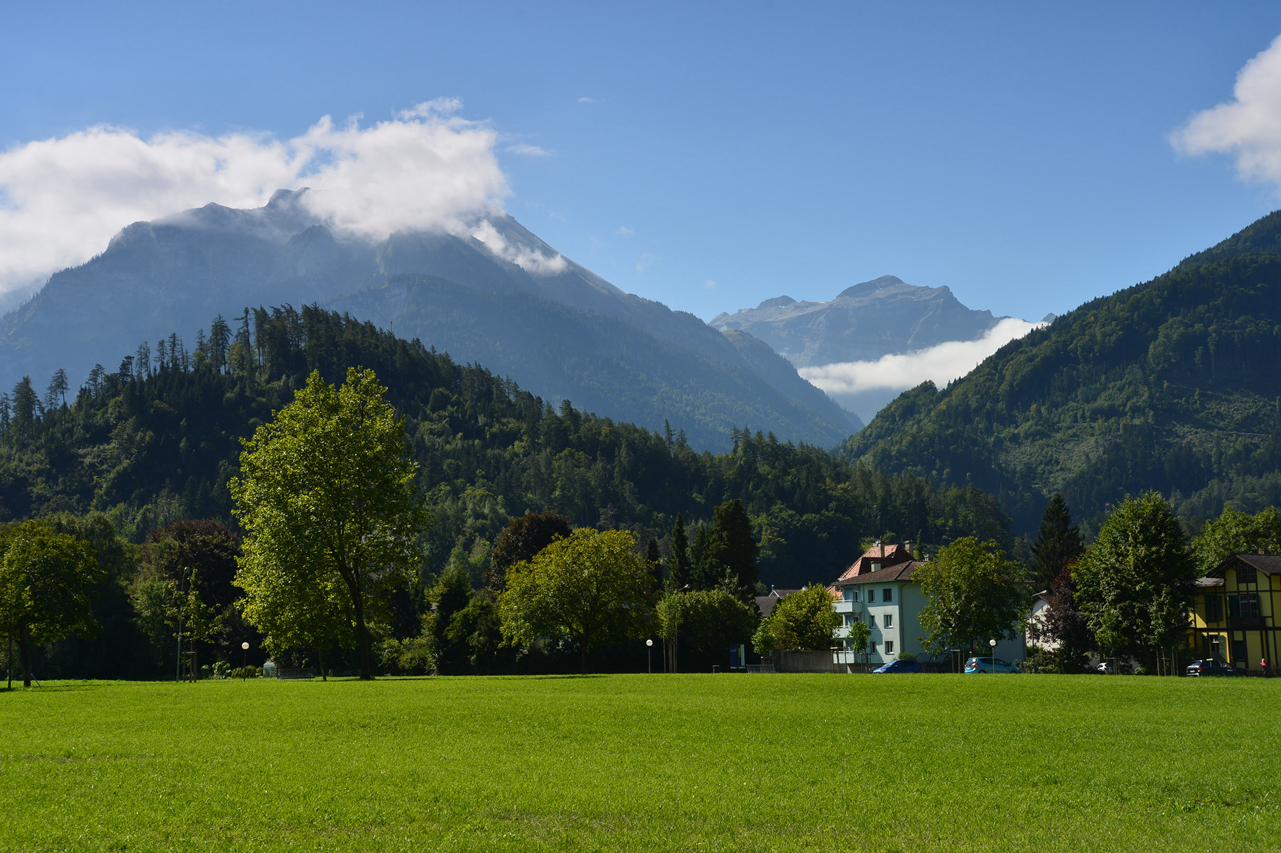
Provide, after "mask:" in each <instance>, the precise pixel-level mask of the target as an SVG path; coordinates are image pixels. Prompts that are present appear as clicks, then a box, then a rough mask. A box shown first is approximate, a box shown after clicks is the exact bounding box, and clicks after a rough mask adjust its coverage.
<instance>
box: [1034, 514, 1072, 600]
mask: <svg viewBox="0 0 1281 853" xmlns="http://www.w3.org/2000/svg"><path fill="white" fill-rule="evenodd" d="M1082 549H1083V546H1082V544H1081V532H1080V531H1079V530H1078V529H1077V527H1076V525H1075V524H1073V523H1072V513H1071V512H1070V511H1069V510H1068V505H1067V501H1065V500H1063V495H1062V494H1060V493H1058V492H1055V493H1054V497H1053V498H1051V499H1050V504H1049V506H1047V507H1046V508H1045V514H1044V515H1042V516H1041V529H1040V531H1039V532H1038V533H1037V535H1036V542H1035V543H1033V545H1032V554H1033V556H1034V557H1035V562H1034V563H1033V571H1034V573H1035V582H1036V589H1037V591H1040V590H1048V589H1049V588H1050V587H1051V586H1052V585H1053V583H1054V580H1055V578H1057V577H1058V576H1059V573H1060V572H1062V571H1063V567H1064V566H1066V565H1067V564H1068V563H1069V562H1070V561H1071V560H1074V559H1076V558H1077V557H1079V556H1080V555H1081V551H1082Z"/></svg>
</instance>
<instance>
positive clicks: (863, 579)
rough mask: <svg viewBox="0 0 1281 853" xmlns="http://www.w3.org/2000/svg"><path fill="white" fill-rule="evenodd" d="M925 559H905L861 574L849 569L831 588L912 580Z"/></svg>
mask: <svg viewBox="0 0 1281 853" xmlns="http://www.w3.org/2000/svg"><path fill="white" fill-rule="evenodd" d="M924 565H925V561H924V560H910V559H909V560H904V561H903V562H901V563H895V564H894V565H892V566H886V567H885V568H883V569H881V570H880V571H877V572H873V571H867V572H863V573H861V574H858V573H853V574H852V573H851V572H849V571H847V572H845V574H843V575H841V576H840V577H839V578H838V579H837V580H836V582H835V583H833V584H832V585H831V586H830V587H828V588H829V589H832V590H835V589H838V588H840V587H845V586H855V585H856V584H863V583H894V582H895V581H910V580H911V579H912V575H913V574H914V573H915V572H916V569H917V567H918V566H924Z"/></svg>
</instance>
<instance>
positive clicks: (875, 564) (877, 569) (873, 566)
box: [872, 560, 881, 572]
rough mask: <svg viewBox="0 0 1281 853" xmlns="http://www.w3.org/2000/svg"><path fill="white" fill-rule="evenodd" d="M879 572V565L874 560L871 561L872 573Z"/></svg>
mask: <svg viewBox="0 0 1281 853" xmlns="http://www.w3.org/2000/svg"><path fill="white" fill-rule="evenodd" d="M880 570H881V564H880V563H878V562H876V561H875V560H873V561H872V571H874V572H879V571H880Z"/></svg>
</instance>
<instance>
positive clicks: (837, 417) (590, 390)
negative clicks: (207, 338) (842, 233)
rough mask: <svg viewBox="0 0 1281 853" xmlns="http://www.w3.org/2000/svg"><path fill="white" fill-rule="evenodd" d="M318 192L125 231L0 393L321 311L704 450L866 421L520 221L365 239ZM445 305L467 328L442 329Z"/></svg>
mask: <svg viewBox="0 0 1281 853" xmlns="http://www.w3.org/2000/svg"><path fill="white" fill-rule="evenodd" d="M304 192H305V191H304V190H300V191H287V190H281V191H278V192H277V193H275V195H273V196H272V198H271V200H270V201H269V202H268V203H267V204H266V205H265V206H264V207H262V208H257V209H253V210H237V209H232V208H227V207H223V206H221V205H216V204H210V205H206V206H205V207H202V208H197V209H194V210H188V211H183V212H181V213H178V214H175V215H172V216H167V217H164V218H162V219H158V220H155V221H153V222H138V223H134V224H132V225H130V226H128V227H126V228H125V229H123V230H122V231H121V232H120V233H119V234H117V235H116V237H114V238H113V239H112V240H111V243H110V244H109V246H108V247H107V249H106V250H105V251H104V252H103V253H102V254H101V255H99V256H98V257H96V258H94V259H93V260H91V261H89V262H88V263H86V264H83V265H81V266H79V267H75V268H71V269H67V270H63V271H61V272H59V273H56V274H55V275H53V276H52V277H51V278H50V280H49V282H48V284H46V286H45V287H44V288H43V289H41V291H40V292H39V293H38V294H37V295H36V296H35V297H34V298H32V299H31V300H29V301H27V302H26V303H24V304H23V305H22V306H21V307H20V308H19V309H18V310H15V311H13V312H10V313H9V314H7V315H5V316H4V317H3V318H0V388H8V387H12V385H13V384H14V383H15V382H16V381H17V380H18V379H19V378H20V377H21V376H23V375H30V376H31V377H32V379H33V381H34V382H35V384H36V386H37V387H38V388H42V387H43V385H44V383H45V382H47V381H48V377H49V376H51V375H52V374H53V372H54V371H55V370H57V369H58V368H65V369H66V370H67V371H68V373H69V374H70V376H71V380H72V383H73V386H74V385H76V384H79V382H80V381H82V380H83V379H84V377H85V376H86V375H87V374H88V373H89V371H90V368H92V366H93V365H94V364H95V363H101V364H103V365H104V366H105V367H106V368H107V369H108V370H109V371H111V370H115V366H116V364H118V363H119V360H120V359H121V358H122V357H123V356H125V355H127V354H130V353H132V352H133V350H134V348H136V347H137V346H138V345H139V344H140V343H142V342H143V341H152V342H154V341H156V340H157V339H159V338H161V337H164V336H168V335H169V334H170V333H171V332H178V333H179V334H181V335H182V336H183V337H184V338H186V342H187V345H188V348H191V346H192V345H193V344H194V338H195V333H196V330H197V329H201V328H207V327H208V325H209V323H210V321H211V320H212V319H213V317H214V316H215V315H217V314H222V315H224V317H225V318H226V319H227V320H228V321H232V320H233V318H234V317H235V316H237V315H239V314H240V312H241V311H242V310H243V309H244V308H245V307H246V306H251V307H256V306H260V305H265V306H272V305H284V304H292V305H304V304H311V303H318V304H322V305H331V306H334V307H338V308H341V310H347V311H350V312H352V313H353V315H354V316H357V317H359V318H360V319H370V320H373V321H375V322H378V323H386V324H388V325H394V326H395V327H396V331H397V333H398V334H410V335H418V336H419V337H421V339H422V340H423V341H424V343H426V344H428V345H435V346H437V348H438V349H441V350H447V351H448V352H450V354H451V355H452V356H453V357H454V358H455V359H457V360H459V361H461V362H478V363H481V364H484V365H485V366H486V367H488V368H490V369H491V370H494V371H496V372H498V373H500V374H507V375H510V376H512V377H513V378H515V379H516V380H517V381H519V382H520V383H521V385H522V387H525V388H527V389H529V390H530V391H532V392H533V393H536V394H539V395H542V396H544V397H545V398H548V399H553V400H562V399H570V400H573V401H574V403H575V404H576V405H580V406H587V407H589V408H592V409H594V410H596V411H598V412H599V413H600V414H602V415H604V416H608V417H613V418H618V419H622V420H629V421H634V422H636V423H638V424H640V425H643V426H646V427H649V428H653V429H661V428H662V427H663V425H664V421H667V422H670V424H671V425H672V427H673V429H684V430H685V431H686V432H687V437H688V439H689V441H690V442H691V444H693V445H694V446H696V447H699V448H709V449H710V448H718V449H719V448H725V447H728V446H729V443H730V438H729V430H730V428H731V427H734V426H738V427H743V426H747V427H750V428H752V429H760V430H765V431H772V432H774V433H775V434H776V435H777V436H778V437H779V438H781V439H784V440H793V441H806V442H809V443H814V444H820V445H822V446H831V445H832V444H835V443H836V442H838V441H840V440H841V439H842V438H844V437H846V436H848V435H849V434H850V433H851V432H853V431H855V430H857V429H859V428H860V427H861V426H862V423H861V421H859V420H858V419H857V417H855V416H852V415H850V414H849V413H847V412H845V411H844V410H842V409H841V408H840V407H839V406H837V404H836V403H834V402H833V401H832V400H831V399H830V398H828V397H827V396H826V395H825V394H823V392H821V391H819V390H818V389H817V388H815V387H814V386H813V385H810V384H809V383H808V382H806V381H805V380H803V379H802V378H801V377H800V376H799V375H797V374H796V371H795V370H794V369H793V368H792V367H791V366H790V365H788V364H787V363H786V362H783V361H782V360H781V359H779V360H774V359H772V358H771V357H767V354H766V353H764V352H762V351H763V350H765V347H764V346H763V345H759V344H758V345H757V346H755V347H754V346H752V345H751V344H750V343H748V342H745V341H743V340H740V339H730V338H728V337H726V336H725V335H722V334H721V333H720V332H719V331H717V330H715V329H713V328H711V327H709V326H708V325H707V324H705V323H703V322H702V321H701V320H699V319H698V318H697V317H694V316H693V315H692V314H688V313H685V312H679V311H672V310H671V309H669V308H667V307H666V306H664V305H662V304H661V303H658V302H654V301H651V300H647V299H643V298H641V297H639V296H635V295H632V294H627V293H625V292H623V291H622V290H620V289H619V288H617V287H615V286H614V285H612V284H610V283H609V282H607V281H605V280H604V279H602V278H601V277H599V276H597V275H596V274H594V273H592V272H591V271H589V270H587V269H585V268H583V267H581V266H579V265H578V264H576V263H574V262H573V261H571V260H569V259H568V258H565V257H564V256H562V255H561V254H560V253H558V252H556V250H554V249H553V248H551V247H550V246H548V245H547V244H546V243H544V242H543V241H542V240H540V239H539V238H538V237H536V236H535V235H533V234H532V233H531V232H529V231H528V230H527V229H525V228H524V227H523V226H521V225H520V224H519V223H518V222H516V220H514V219H512V218H511V217H510V216H507V215H505V214H493V215H491V216H489V217H487V218H486V219H484V220H482V221H479V222H478V223H477V224H476V226H475V229H474V230H473V231H472V233H471V235H467V234H463V235H459V234H451V233H445V232H398V233H396V234H393V235H391V237H389V238H388V239H386V240H384V241H381V242H366V241H359V240H352V239H346V238H344V237H342V236H340V235H337V234H335V233H334V232H332V231H331V230H330V229H329V228H328V227H326V226H325V224H324V223H322V222H320V221H318V220H317V219H316V218H315V217H314V216H312V215H311V214H310V212H309V211H308V209H307V208H306V206H305V205H304V204H303V203H302V198H303V193H304ZM432 298H439V299H441V300H444V301H443V303H442V307H446V308H447V309H448V311H450V312H452V315H451V316H453V317H454V318H455V320H456V322H452V323H449V324H444V323H442V322H439V321H438V320H437V318H435V317H434V316H433V314H434V313H437V309H436V308H435V307H433V305H432V304H431V302H430V299H432ZM396 299H400V300H401V301H400V302H399V303H397V304H393V303H395V300H396ZM469 311H471V312H476V313H474V314H471V315H468V314H467V312H469ZM610 330H612V331H610ZM517 334H519V335H522V336H524V337H523V338H522V339H521V340H517V339H516V338H514V337H513V336H514V335H517ZM563 335H571V336H573V337H569V338H563V339H557V336H563ZM538 353H542V355H538ZM553 353H558V355H553ZM770 355H772V354H770ZM535 356H537V357H535ZM660 366H663V367H662V368H661V369H660ZM663 370H667V371H668V374H670V375H666V374H664V373H663ZM646 395H648V397H649V398H651V399H641V398H642V397H644V396H646Z"/></svg>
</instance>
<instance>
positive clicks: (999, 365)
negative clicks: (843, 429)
mask: <svg viewBox="0 0 1281 853" xmlns="http://www.w3.org/2000/svg"><path fill="white" fill-rule="evenodd" d="M839 452H840V453H841V454H842V455H843V456H844V458H846V459H847V460H848V461H851V462H854V461H858V462H861V463H862V464H865V465H870V466H876V467H881V468H884V469H886V470H889V471H894V472H899V473H904V472H913V473H916V474H918V475H919V476H928V477H930V478H932V479H935V480H936V481H937V482H941V483H961V484H964V483H972V484H974V485H977V486H979V487H980V488H982V489H984V490H986V491H989V492H992V493H993V494H996V495H997V496H998V497H999V499H1000V501H1001V504H1002V506H1003V507H1004V508H1005V509H1006V511H1008V512H1009V513H1011V515H1012V516H1013V518H1014V520H1015V524H1016V528H1017V529H1019V530H1024V531H1027V530H1033V529H1035V525H1036V522H1037V519H1038V518H1039V516H1040V512H1041V509H1042V508H1043V507H1044V505H1045V498H1046V496H1048V495H1051V494H1053V493H1054V492H1055V491H1062V492H1063V494H1064V495H1065V497H1066V498H1067V499H1068V502H1069V503H1070V505H1071V507H1072V513H1073V515H1074V516H1075V517H1078V518H1083V519H1084V520H1085V522H1086V527H1087V529H1088V528H1089V527H1091V526H1093V525H1097V524H1098V522H1099V519H1100V518H1101V517H1102V514H1103V513H1104V512H1105V511H1106V508H1107V505H1108V504H1109V503H1112V504H1115V503H1116V502H1117V501H1119V500H1120V499H1121V498H1122V497H1123V496H1124V495H1125V494H1127V493H1129V494H1136V493H1138V492H1141V491H1144V490H1147V489H1156V490H1158V491H1160V492H1162V493H1163V494H1165V495H1166V496H1167V497H1169V498H1170V499H1171V500H1172V501H1173V503H1174V506H1175V508H1176V510H1177V512H1178V513H1179V514H1180V515H1181V516H1183V517H1184V518H1185V519H1186V520H1188V521H1189V522H1191V524H1192V525H1193V526H1195V525H1196V524H1197V519H1198V518H1205V517H1211V516H1215V515H1218V513H1219V512H1220V511H1221V510H1222V508H1223V506H1224V504H1225V503H1228V502H1231V503H1232V504H1234V505H1235V506H1236V507H1237V508H1239V509H1242V510H1245V511H1248V512H1253V511H1257V510H1259V509H1262V508H1263V507H1265V506H1269V505H1276V504H1278V503H1281V213H1273V214H1270V215H1269V216H1266V217H1264V218H1263V219H1260V220H1259V221H1258V222H1255V223H1254V224H1253V225H1251V226H1250V227H1248V228H1246V229H1245V230H1243V231H1241V232H1240V233H1238V234H1236V235H1234V236H1233V237H1231V238H1230V239H1228V240H1225V241H1224V242H1222V243H1220V244H1219V245H1217V246H1215V247H1213V248H1212V249H1209V250H1207V251H1205V252H1202V253H1200V254H1197V255H1194V256H1192V257H1190V258H1188V259H1186V260H1185V261H1183V262H1182V263H1180V264H1179V265H1178V266H1177V267H1175V268H1174V269H1173V270H1171V271H1170V272H1168V273H1166V274H1164V275H1162V276H1159V277H1158V278H1156V279H1154V280H1152V281H1150V282H1147V283H1146V284H1140V285H1136V286H1134V287H1131V288H1128V289H1126V290H1122V291H1119V292H1117V293H1115V294H1113V295H1111V296H1107V297H1103V298H1099V299H1095V300H1093V301H1092V302H1089V303H1087V304H1085V305H1082V306H1081V307H1080V308H1077V309H1076V310H1075V311H1072V312H1071V313H1070V314H1066V315H1064V316H1062V317H1059V318H1058V319H1056V320H1055V321H1054V322H1053V323H1052V324H1051V325H1050V326H1048V327H1046V328H1042V329H1039V330H1036V331H1033V332H1032V333H1031V334H1029V335H1028V336H1027V337H1025V338H1022V339H1021V340H1017V341H1014V342H1012V343H1010V344H1008V345H1006V346H1005V347H1003V348H1002V349H1001V350H1000V351H999V352H997V353H996V354H995V355H993V356H992V357H990V358H988V359H987V360H986V361H984V362H983V363H982V364H981V365H979V366H978V367H977V368H975V369H974V371H972V372H971V373H970V374H968V375H967V376H965V377H963V378H962V379H959V380H957V381H956V382H953V383H951V384H950V385H949V386H948V387H947V388H944V389H937V388H935V387H934V386H933V384H931V383H925V384H924V385H921V386H920V387H918V388H915V389H913V390H911V391H908V392H906V393H904V394H903V395H902V396H900V397H899V398H898V399H897V400H895V401H894V403H892V404H891V405H890V406H888V407H887V408H885V409H883V410H882V411H881V412H880V413H879V414H878V415H877V416H876V418H875V419H874V420H873V421H872V423H871V424H870V425H869V426H868V427H867V428H866V429H865V430H863V431H862V432H860V433H859V434H858V435H856V436H854V437H852V438H851V439H849V440H848V441H846V442H845V443H844V444H843V445H842V446H841V448H839Z"/></svg>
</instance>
